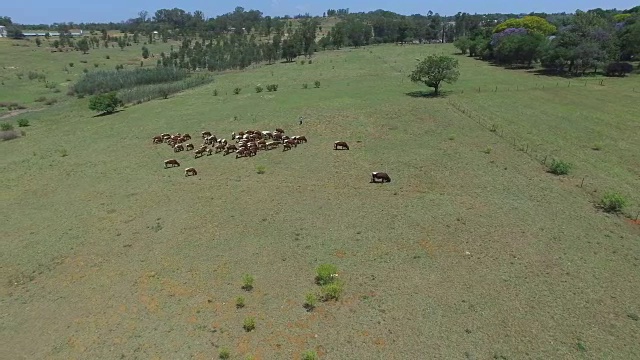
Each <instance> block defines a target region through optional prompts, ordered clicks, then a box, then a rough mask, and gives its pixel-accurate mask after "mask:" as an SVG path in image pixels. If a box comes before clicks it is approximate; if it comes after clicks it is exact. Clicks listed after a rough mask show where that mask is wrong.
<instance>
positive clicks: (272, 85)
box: [267, 84, 278, 92]
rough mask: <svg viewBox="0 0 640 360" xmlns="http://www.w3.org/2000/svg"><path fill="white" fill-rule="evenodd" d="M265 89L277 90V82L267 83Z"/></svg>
mask: <svg viewBox="0 0 640 360" xmlns="http://www.w3.org/2000/svg"><path fill="white" fill-rule="evenodd" d="M267 91H269V92H271V91H278V84H269V85H267Z"/></svg>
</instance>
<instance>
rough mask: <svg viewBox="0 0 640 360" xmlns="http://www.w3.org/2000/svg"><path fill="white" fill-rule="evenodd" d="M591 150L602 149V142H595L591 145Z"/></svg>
mask: <svg viewBox="0 0 640 360" xmlns="http://www.w3.org/2000/svg"><path fill="white" fill-rule="evenodd" d="M591 150H595V151H600V150H602V143H599V142H597V143H595V144H593V146H592V147H591Z"/></svg>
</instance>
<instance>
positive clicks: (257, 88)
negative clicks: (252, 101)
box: [256, 85, 264, 93]
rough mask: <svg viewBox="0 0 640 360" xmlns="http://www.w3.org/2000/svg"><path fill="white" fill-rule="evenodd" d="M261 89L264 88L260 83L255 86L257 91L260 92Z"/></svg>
mask: <svg viewBox="0 0 640 360" xmlns="http://www.w3.org/2000/svg"><path fill="white" fill-rule="evenodd" d="M262 90H264V89H263V88H262V86H260V85H258V86H256V92H257V93H261V92H262Z"/></svg>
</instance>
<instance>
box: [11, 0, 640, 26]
mask: <svg viewBox="0 0 640 360" xmlns="http://www.w3.org/2000/svg"><path fill="white" fill-rule="evenodd" d="M0 2H2V6H0V16H9V17H11V18H12V19H13V21H14V22H18V23H31V24H33V23H45V24H49V23H54V22H68V21H73V22H104V21H116V22H117V21H121V20H126V19H128V18H133V17H136V16H137V13H138V12H139V11H140V10H147V11H148V12H149V14H151V15H153V13H154V12H155V11H156V10H157V9H162V8H169V9H170V8H174V7H178V8H181V9H184V10H186V11H189V12H193V11H195V10H201V11H203V12H204V14H205V16H206V17H214V16H216V15H219V14H223V13H226V12H230V11H233V9H234V8H235V7H236V6H242V7H244V8H245V9H256V10H260V11H262V12H263V13H264V14H265V15H286V14H288V15H295V14H298V13H305V12H309V13H310V14H312V15H322V12H323V11H325V10H326V9H328V8H332V9H338V8H349V9H350V10H351V11H352V12H359V11H371V10H376V9H384V10H389V11H394V12H397V13H401V14H416V13H419V14H425V13H427V12H428V11H429V10H432V11H433V12H435V13H439V14H441V15H452V14H455V13H457V12H458V11H463V12H468V13H471V14H473V13H494V12H501V13H521V12H524V13H528V12H532V11H536V12H562V11H566V12H574V11H575V10H576V9H582V10H588V9H592V8H598V7H601V8H604V9H610V8H617V9H627V8H631V7H634V6H637V5H638V0H564V1H563V0H536V1H521V0H511V1H501V0H484V1H477V0H475V1H474V0H441V1H434V2H432V3H430V2H429V1H415V0H414V1H410V0H396V1H392V2H388V1H383V0H366V1H365V0H342V1H337V0H326V1H310V0H262V1H259V0H245V1H215V0H214V1H195V0H182V1H175V0H174V1H168V0H155V1H151V0H54V1H51V0H21V1H20V0H19V1H11V0H0Z"/></svg>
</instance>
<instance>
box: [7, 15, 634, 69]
mask: <svg viewBox="0 0 640 360" xmlns="http://www.w3.org/2000/svg"><path fill="white" fill-rule="evenodd" d="M329 19H330V20H333V21H331V22H330V21H329ZM327 24H331V25H333V26H330V28H327V29H323V26H327V27H329V25H327ZM0 25H4V26H6V27H7V33H8V35H9V36H10V37H13V38H21V37H23V33H22V32H23V31H27V30H29V29H38V30H40V31H47V30H50V31H56V32H60V35H61V36H60V38H59V39H57V41H56V42H55V44H54V47H65V46H66V47H72V48H74V49H76V50H82V51H83V52H86V51H89V50H90V48H96V47H100V46H106V47H109V46H110V45H111V47H113V46H114V44H117V45H118V46H120V47H121V48H124V47H125V46H132V45H133V44H139V43H141V42H142V43H143V45H145V44H147V43H153V42H157V41H161V42H168V41H169V40H174V41H179V42H181V45H180V47H179V48H178V49H173V47H172V50H171V51H170V52H169V53H166V54H165V53H162V54H160V59H158V60H157V62H158V66H173V67H178V68H184V69H187V70H190V71H196V70H209V71H220V70H226V69H242V68H246V67H247V66H249V65H251V64H255V63H260V62H268V63H272V62H274V61H277V60H280V59H284V60H285V61H293V60H295V59H296V58H297V57H299V56H305V57H311V56H312V55H313V53H314V52H316V51H320V50H329V49H340V48H342V47H348V46H351V47H360V46H365V45H373V44H380V43H396V44H402V45H404V44H415V43H418V44H421V43H441V42H445V43H450V42H453V43H454V44H455V45H456V47H457V48H458V49H460V52H461V53H462V54H469V55H470V56H473V57H476V58H479V59H483V60H488V61H492V62H496V63H498V64H502V65H505V66H515V65H517V66H532V64H534V63H538V62H539V63H540V64H541V65H542V66H544V67H545V68H546V69H548V70H549V71H554V72H559V73H569V74H572V75H584V74H585V73H586V72H588V71H591V70H593V71H594V72H595V71H598V70H599V69H605V68H608V67H609V66H610V64H618V65H611V66H612V69H614V68H615V69H617V70H616V72H615V73H616V74H618V75H623V74H624V73H626V72H630V71H632V70H630V69H628V66H627V65H620V62H621V61H634V60H637V59H638V56H640V6H636V7H634V8H632V9H627V10H616V9H611V10H604V9H600V8H598V9H592V10H588V11H580V10H578V11H576V12H575V13H555V14H545V13H530V14H469V13H464V12H460V13H457V14H456V15H453V16H441V15H439V14H437V13H433V12H431V11H429V12H428V13H427V14H425V15H420V14H414V15H408V16H407V15H401V14H397V13H394V12H390V11H384V10H376V11H372V12H367V13H364V12H360V13H351V12H350V11H349V9H329V10H327V11H326V12H325V13H323V15H322V16H315V17H314V16H310V15H309V14H304V15H297V16H293V17H290V16H283V17H270V16H264V15H263V14H262V12H260V11H258V10H248V11H247V10H245V9H244V8H242V7H237V8H236V9H235V10H234V11H233V12H230V13H226V14H223V15H219V16H216V17H214V18H206V17H205V16H204V13H203V12H202V11H195V12H193V13H189V12H186V11H184V10H182V9H178V8H174V9H160V10H158V11H156V12H155V13H154V14H153V16H150V15H149V13H148V12H147V11H141V12H139V13H138V16H137V17H135V18H131V19H128V20H126V21H122V22H119V23H114V22H110V23H59V24H58V23H56V24H14V23H12V21H11V18H9V17H0ZM71 29H82V30H85V31H87V32H89V34H90V35H89V36H88V37H85V38H83V39H81V40H77V39H73V38H72V37H71V36H65V34H66V35H69V31H70V30H71ZM113 30H117V31H120V35H118V36H114V35H112V34H109V33H108V31H113ZM144 52H145V49H143V55H144ZM147 55H148V50H147ZM627 70H629V71H627ZM608 73H610V74H614V72H608Z"/></svg>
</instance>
